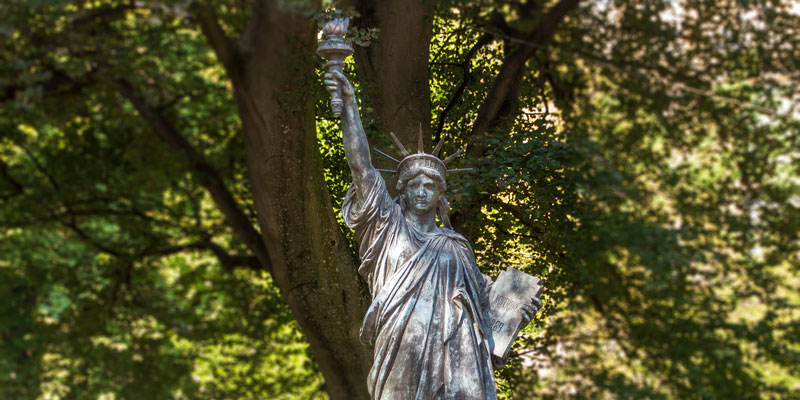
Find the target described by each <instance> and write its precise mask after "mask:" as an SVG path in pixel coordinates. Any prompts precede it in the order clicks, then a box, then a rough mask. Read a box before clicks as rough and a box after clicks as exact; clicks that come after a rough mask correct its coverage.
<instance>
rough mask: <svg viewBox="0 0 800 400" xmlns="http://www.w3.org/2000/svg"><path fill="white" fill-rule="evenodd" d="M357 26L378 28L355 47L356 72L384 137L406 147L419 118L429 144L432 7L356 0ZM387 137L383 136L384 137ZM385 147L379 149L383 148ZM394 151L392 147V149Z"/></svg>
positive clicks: (412, 142)
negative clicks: (362, 44)
mask: <svg viewBox="0 0 800 400" xmlns="http://www.w3.org/2000/svg"><path fill="white" fill-rule="evenodd" d="M355 6H356V10H357V11H358V12H359V13H360V14H361V18H360V19H359V20H357V21H356V24H357V25H358V26H359V27H364V28H378V29H380V31H379V32H378V39H377V40H375V41H374V42H373V43H372V44H371V45H370V46H369V47H357V48H356V52H355V59H356V65H357V66H358V77H359V79H360V81H361V82H362V83H366V84H367V85H366V86H367V88H368V90H367V93H366V94H367V96H369V98H370V101H371V104H372V105H373V108H374V109H375V112H376V113H377V116H378V119H379V120H381V122H382V123H383V126H382V127H381V130H382V131H383V134H384V135H386V137H388V134H389V132H394V134H395V135H397V137H398V138H399V139H400V141H402V142H403V144H404V145H406V147H407V148H408V149H409V151H411V150H412V149H413V150H414V151H416V148H417V132H418V130H419V124H422V132H423V138H424V140H425V145H426V150H427V151H428V152H430V151H431V150H432V149H431V146H430V144H431V141H430V138H431V127H430V121H431V89H430V83H429V82H428V80H429V78H430V73H429V71H428V61H429V60H428V58H429V54H430V41H431V35H432V34H433V9H432V8H431V5H429V4H428V3H426V2H422V1H407V0H392V1H381V2H375V1H371V0H361V1H356V4H355ZM384 143H388V141H386V142H384ZM384 150H385V149H384ZM394 153H396V152H394Z"/></svg>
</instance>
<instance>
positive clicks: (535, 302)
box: [531, 297, 544, 310]
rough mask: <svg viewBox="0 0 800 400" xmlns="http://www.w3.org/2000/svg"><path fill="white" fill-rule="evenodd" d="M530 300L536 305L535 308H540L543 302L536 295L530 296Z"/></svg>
mask: <svg viewBox="0 0 800 400" xmlns="http://www.w3.org/2000/svg"><path fill="white" fill-rule="evenodd" d="M531 302H532V303H533V304H534V305H535V306H536V309H537V310H538V309H541V308H542V306H543V305H544V304H542V301H541V300H539V298H538V297H531Z"/></svg>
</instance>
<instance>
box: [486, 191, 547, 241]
mask: <svg viewBox="0 0 800 400" xmlns="http://www.w3.org/2000/svg"><path fill="white" fill-rule="evenodd" d="M489 204H491V205H494V206H496V207H499V208H501V209H503V210H505V211H506V212H508V213H509V214H511V215H513V216H514V218H516V219H517V220H519V222H521V223H522V224H523V225H525V226H526V227H527V228H528V229H530V230H531V232H533V233H536V234H537V235H541V234H543V233H544V229H542V228H540V227H538V226H535V224H534V223H533V221H531V220H529V219H528V217H527V216H526V215H525V213H523V212H522V210H520V209H519V207H516V206H514V205H513V204H508V203H506V202H504V201H500V200H497V199H495V198H492V197H490V198H489ZM531 237H533V236H531ZM534 238H535V237H534Z"/></svg>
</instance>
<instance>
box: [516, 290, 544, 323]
mask: <svg viewBox="0 0 800 400" xmlns="http://www.w3.org/2000/svg"><path fill="white" fill-rule="evenodd" d="M540 308H542V301H541V300H539V298H538V297H531V303H530V304H524V305H523V306H522V322H521V324H522V326H525V325H528V323H530V322H531V320H532V319H533V316H534V315H536V312H537V311H539V309H540Z"/></svg>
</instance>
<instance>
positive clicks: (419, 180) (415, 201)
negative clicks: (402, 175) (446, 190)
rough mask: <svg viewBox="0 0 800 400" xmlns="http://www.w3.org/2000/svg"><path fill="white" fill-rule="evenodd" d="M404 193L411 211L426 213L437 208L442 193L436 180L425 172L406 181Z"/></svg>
mask: <svg viewBox="0 0 800 400" xmlns="http://www.w3.org/2000/svg"><path fill="white" fill-rule="evenodd" d="M403 194H405V197H406V204H407V205H408V210H409V211H411V212H414V213H417V214H424V213H427V212H429V211H431V210H435V209H436V204H437V202H438V201H439V196H441V194H442V193H441V192H440V190H439V185H437V184H436V181H434V180H433V179H431V178H429V177H428V176H427V175H425V174H419V175H417V176H415V177H414V178H412V179H411V180H409V181H408V183H406V187H405V188H404V189H403Z"/></svg>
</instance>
